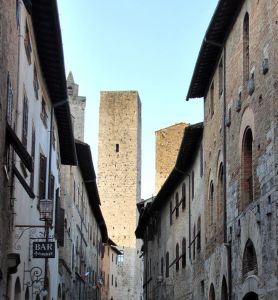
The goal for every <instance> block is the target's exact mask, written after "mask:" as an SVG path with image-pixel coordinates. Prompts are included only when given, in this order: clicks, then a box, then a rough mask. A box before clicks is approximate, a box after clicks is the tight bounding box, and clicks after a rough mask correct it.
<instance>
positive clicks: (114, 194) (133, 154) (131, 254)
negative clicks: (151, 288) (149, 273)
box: [98, 91, 141, 300]
mask: <svg viewBox="0 0 278 300" xmlns="http://www.w3.org/2000/svg"><path fill="white" fill-rule="evenodd" d="M98 188H99V194H100V199H101V208H102V211H103V214H104V217H105V221H106V224H107V227H108V234H109V236H110V238H111V239H112V240H113V241H114V242H115V243H116V244H117V245H118V246H119V247H120V248H121V249H122V250H123V253H124V257H123V263H122V272H121V271H120V273H121V278H119V280H120V281H121V283H120V284H121V292H122V294H121V295H119V299H125V300H128V299H132V300H133V299H134V300H137V299H140V285H141V284H140V279H138V276H139V274H138V273H139V269H138V261H139V260H138V261H137V257H138V255H137V247H136V238H135V233H134V232H135V229H136V203H138V202H140V200H141V102H140V98H139V95H138V93H137V92H136V91H117V92H101V97H100V110H99V148H98Z"/></svg>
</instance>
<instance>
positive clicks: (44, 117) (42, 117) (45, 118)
mask: <svg viewBox="0 0 278 300" xmlns="http://www.w3.org/2000/svg"><path fill="white" fill-rule="evenodd" d="M47 118H48V115H47V112H46V103H45V100H44V98H42V110H41V119H42V122H43V125H44V126H45V127H47Z"/></svg>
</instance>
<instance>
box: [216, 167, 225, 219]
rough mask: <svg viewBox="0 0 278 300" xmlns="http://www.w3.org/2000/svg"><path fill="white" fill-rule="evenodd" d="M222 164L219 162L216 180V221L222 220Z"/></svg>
mask: <svg viewBox="0 0 278 300" xmlns="http://www.w3.org/2000/svg"><path fill="white" fill-rule="evenodd" d="M223 176H224V173H223V164H222V163H221V164H220V167H219V170H218V180H217V218H218V222H219V221H221V220H222V216H223V213H224V211H223V209H224V185H223Z"/></svg>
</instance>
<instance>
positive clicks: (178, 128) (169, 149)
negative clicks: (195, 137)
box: [155, 123, 188, 193]
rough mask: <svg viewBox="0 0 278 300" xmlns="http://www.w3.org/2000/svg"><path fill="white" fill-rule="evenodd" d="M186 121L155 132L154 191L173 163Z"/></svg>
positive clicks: (156, 191)
mask: <svg viewBox="0 0 278 300" xmlns="http://www.w3.org/2000/svg"><path fill="white" fill-rule="evenodd" d="M186 126H188V124H186V123H177V124H175V125H172V126H169V127H167V128H163V129H159V130H157V131H156V132H155V193H158V191H159V190H160V188H161V187H162V185H163V183H164V182H165V180H166V178H167V177H168V176H169V174H170V172H171V171H172V169H173V166H174V165H175V162H176V159H177V155H178V152H179V149H180V145H181V140H182V137H183V132H184V128H185V127H186Z"/></svg>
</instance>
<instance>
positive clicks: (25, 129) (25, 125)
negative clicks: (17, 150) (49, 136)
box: [22, 96, 28, 148]
mask: <svg viewBox="0 0 278 300" xmlns="http://www.w3.org/2000/svg"><path fill="white" fill-rule="evenodd" d="M22 122H23V123H22V144H23V146H24V147H25V148H27V135H28V99H27V97H26V96H24V100H23V120H22Z"/></svg>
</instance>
